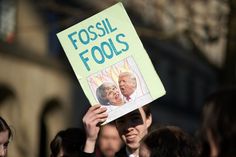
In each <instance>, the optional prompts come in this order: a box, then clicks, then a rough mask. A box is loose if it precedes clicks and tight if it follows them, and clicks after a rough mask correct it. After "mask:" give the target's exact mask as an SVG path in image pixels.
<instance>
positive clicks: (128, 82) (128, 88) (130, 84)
mask: <svg viewBox="0 0 236 157" xmlns="http://www.w3.org/2000/svg"><path fill="white" fill-rule="evenodd" d="M118 82H119V87H120V91H121V93H122V94H123V95H124V96H125V97H127V96H130V95H131V94H132V93H133V92H134V91H135V89H136V86H135V81H134V80H132V79H131V78H130V76H120V77H119V80H118Z"/></svg>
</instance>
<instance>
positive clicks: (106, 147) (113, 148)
mask: <svg viewBox="0 0 236 157" xmlns="http://www.w3.org/2000/svg"><path fill="white" fill-rule="evenodd" d="M121 146H122V141H121V138H120V136H119V133H118V131H117V129H116V126H115V124H114V123H113V122H111V123H108V124H106V125H103V126H102V127H101V129H100V132H99V136H98V147H99V151H100V153H101V154H102V155H103V156H104V157H115V153H116V152H118V151H119V150H120V148H121Z"/></svg>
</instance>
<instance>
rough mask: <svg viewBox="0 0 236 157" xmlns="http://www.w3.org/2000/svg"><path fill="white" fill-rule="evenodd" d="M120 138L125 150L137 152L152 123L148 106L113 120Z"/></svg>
mask: <svg viewBox="0 0 236 157" xmlns="http://www.w3.org/2000/svg"><path fill="white" fill-rule="evenodd" d="M115 122H116V127H117V130H118V132H119V135H120V137H121V138H122V140H123V142H124V143H125V145H126V147H127V149H128V150H129V151H130V152H131V153H134V152H137V151H138V149H139V146H140V141H141V139H142V138H143V137H144V136H145V135H146V134H147V133H148V128H149V127H150V126H151V123H152V115H151V111H150V108H149V106H148V105H145V106H143V107H141V108H139V109H137V110H134V111H132V112H130V113H128V114H126V115H124V116H122V117H120V118H118V119H116V120H115Z"/></svg>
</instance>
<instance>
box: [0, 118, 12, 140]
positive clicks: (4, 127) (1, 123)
mask: <svg viewBox="0 0 236 157" xmlns="http://www.w3.org/2000/svg"><path fill="white" fill-rule="evenodd" d="M3 131H8V133H9V134H8V139H10V138H11V137H12V131H11V128H10V127H9V125H8V124H7V122H6V121H5V120H4V119H3V118H2V117H1V116H0V132H3Z"/></svg>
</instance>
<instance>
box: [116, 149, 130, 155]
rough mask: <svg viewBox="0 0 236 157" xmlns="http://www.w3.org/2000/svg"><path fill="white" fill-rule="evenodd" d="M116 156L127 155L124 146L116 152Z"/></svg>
mask: <svg viewBox="0 0 236 157" xmlns="http://www.w3.org/2000/svg"><path fill="white" fill-rule="evenodd" d="M116 157H128V155H127V153H126V149H125V147H122V148H121V149H120V150H119V151H118V152H117V153H116Z"/></svg>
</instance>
